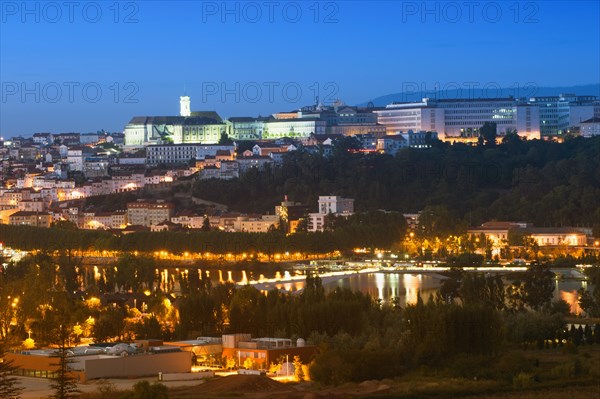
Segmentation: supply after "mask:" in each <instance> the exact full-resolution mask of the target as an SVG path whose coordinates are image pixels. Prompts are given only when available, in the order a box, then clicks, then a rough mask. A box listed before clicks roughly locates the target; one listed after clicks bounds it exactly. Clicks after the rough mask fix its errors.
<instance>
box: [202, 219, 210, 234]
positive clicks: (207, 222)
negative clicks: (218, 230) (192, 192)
mask: <svg viewBox="0 0 600 399" xmlns="http://www.w3.org/2000/svg"><path fill="white" fill-rule="evenodd" d="M200 230H202V231H210V220H209V219H208V216H204V220H203V221H202V227H200Z"/></svg>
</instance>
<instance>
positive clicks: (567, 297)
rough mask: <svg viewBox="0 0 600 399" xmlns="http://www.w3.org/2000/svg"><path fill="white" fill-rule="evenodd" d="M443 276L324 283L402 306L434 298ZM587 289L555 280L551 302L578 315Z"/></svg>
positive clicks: (362, 277) (374, 276) (360, 277)
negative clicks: (563, 304) (581, 295)
mask: <svg viewBox="0 0 600 399" xmlns="http://www.w3.org/2000/svg"><path fill="white" fill-rule="evenodd" d="M442 279H443V277H442V276H440V275H435V274H431V275H429V274H408V273H405V274H403V273H365V274H354V275H351V276H348V277H346V278H340V279H337V280H335V281H331V282H329V283H327V284H324V286H325V289H326V290H328V291H331V290H334V289H335V288H336V287H340V288H350V289H352V290H358V291H361V292H363V293H365V294H368V295H370V296H371V297H373V298H375V299H379V300H381V301H383V302H389V301H391V300H392V299H394V298H398V300H399V301H400V305H401V306H406V304H412V303H416V302H417V297H418V295H419V293H420V295H421V298H422V299H423V301H424V302H427V301H428V300H429V297H430V296H432V295H435V292H436V291H437V290H438V288H439V286H440V285H441V282H442ZM582 286H583V287H584V288H585V287H587V282H585V281H579V280H565V279H563V280H555V289H554V298H553V300H555V301H556V300H559V299H562V300H564V301H565V302H567V303H568V304H569V305H570V306H571V312H573V313H575V314H578V313H581V308H580V307H579V303H578V294H577V290H579V289H580V288H581V287H582Z"/></svg>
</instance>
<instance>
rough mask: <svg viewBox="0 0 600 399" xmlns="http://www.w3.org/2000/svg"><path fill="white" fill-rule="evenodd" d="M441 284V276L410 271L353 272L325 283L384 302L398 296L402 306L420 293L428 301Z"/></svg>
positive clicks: (411, 301) (412, 300)
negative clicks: (410, 272)
mask: <svg viewBox="0 0 600 399" xmlns="http://www.w3.org/2000/svg"><path fill="white" fill-rule="evenodd" d="M440 284H441V278H440V277H439V276H430V275H424V274H409V273H404V274H403V273H364V274H353V275H351V276H348V277H346V278H340V279H338V280H335V281H332V282H330V283H327V284H324V286H325V289H326V290H329V291H331V290H333V289H335V288H336V287H339V288H349V289H351V290H354V291H361V292H363V293H365V294H368V295H370V296H371V297H373V298H375V299H379V300H381V301H382V302H389V301H391V300H392V299H394V298H398V300H399V301H400V305H401V306H405V305H406V304H407V303H408V304H411V303H416V302H417V298H418V296H419V294H420V295H421V298H423V301H425V302H427V300H429V297H430V296H431V295H434V294H435V292H436V291H437V289H438V287H439V286H440Z"/></svg>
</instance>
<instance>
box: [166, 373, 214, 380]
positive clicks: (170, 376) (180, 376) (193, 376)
mask: <svg viewBox="0 0 600 399" xmlns="http://www.w3.org/2000/svg"><path fill="white" fill-rule="evenodd" d="M214 376H215V372H214V371H200V372H198V373H162V375H159V378H158V379H159V381H190V380H201V379H204V378H212V377H214Z"/></svg>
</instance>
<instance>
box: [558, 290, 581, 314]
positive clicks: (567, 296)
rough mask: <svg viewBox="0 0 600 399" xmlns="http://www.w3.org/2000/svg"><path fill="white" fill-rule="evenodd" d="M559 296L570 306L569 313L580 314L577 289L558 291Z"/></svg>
mask: <svg viewBox="0 0 600 399" xmlns="http://www.w3.org/2000/svg"><path fill="white" fill-rule="evenodd" d="M559 292H560V298H561V299H562V300H563V301H565V302H566V303H568V304H569V306H570V307H571V313H573V314H577V315H578V314H581V308H580V307H579V294H577V291H570V292H569V291H559Z"/></svg>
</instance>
